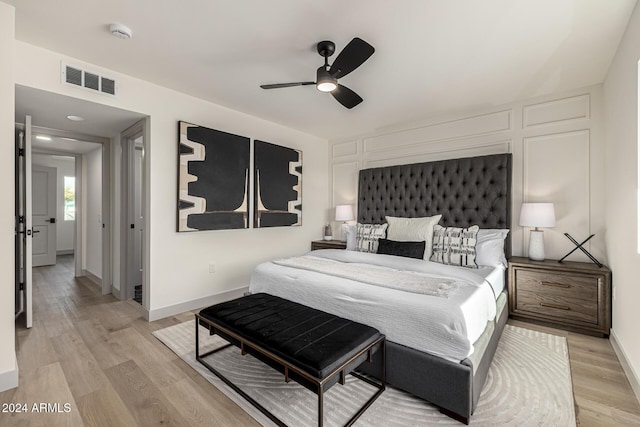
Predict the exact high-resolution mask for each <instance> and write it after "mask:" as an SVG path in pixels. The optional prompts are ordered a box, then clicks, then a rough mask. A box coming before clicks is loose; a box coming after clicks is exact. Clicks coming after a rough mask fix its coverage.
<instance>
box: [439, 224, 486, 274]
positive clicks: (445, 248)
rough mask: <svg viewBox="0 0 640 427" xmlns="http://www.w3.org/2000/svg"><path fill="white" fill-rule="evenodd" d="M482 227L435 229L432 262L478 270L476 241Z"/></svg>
mask: <svg viewBox="0 0 640 427" xmlns="http://www.w3.org/2000/svg"><path fill="white" fill-rule="evenodd" d="M479 229H480V227H478V226H477V225H473V226H471V227H469V228H459V227H441V226H439V225H436V226H435V227H434V229H433V255H431V261H433V262H438V263H440V264H446V265H459V266H461V267H470V268H478V265H477V264H476V240H477V238H478V230H479Z"/></svg>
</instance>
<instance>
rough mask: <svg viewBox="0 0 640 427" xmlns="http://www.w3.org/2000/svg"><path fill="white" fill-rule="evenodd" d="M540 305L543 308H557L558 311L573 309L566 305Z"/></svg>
mask: <svg viewBox="0 0 640 427" xmlns="http://www.w3.org/2000/svg"><path fill="white" fill-rule="evenodd" d="M540 305H541V306H542V307H551V308H557V309H558V310H571V307H567V306H566V305H558V304H549V303H546V302H541V303H540Z"/></svg>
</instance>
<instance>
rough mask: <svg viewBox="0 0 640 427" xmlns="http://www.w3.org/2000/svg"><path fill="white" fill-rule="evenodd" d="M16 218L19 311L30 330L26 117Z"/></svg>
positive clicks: (20, 140) (18, 154) (18, 159)
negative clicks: (22, 313)
mask: <svg viewBox="0 0 640 427" xmlns="http://www.w3.org/2000/svg"><path fill="white" fill-rule="evenodd" d="M16 216H17V218H16V249H17V253H16V261H17V262H16V292H19V293H20V301H19V303H20V308H19V312H24V315H25V320H26V325H27V328H30V327H31V326H32V325H33V315H32V309H33V303H32V301H31V297H32V295H33V290H32V283H31V279H32V271H31V262H32V259H31V253H32V243H33V237H32V236H33V234H32V233H33V229H32V221H31V116H26V118H25V122H24V129H23V130H22V131H20V133H19V135H18V141H17V147H16Z"/></svg>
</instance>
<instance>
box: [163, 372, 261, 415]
mask: <svg viewBox="0 0 640 427" xmlns="http://www.w3.org/2000/svg"><path fill="white" fill-rule="evenodd" d="M162 393H163V394H164V395H165V396H167V398H168V399H169V400H170V401H171V402H173V404H174V405H175V406H176V408H178V411H180V413H181V414H182V416H183V417H184V418H185V419H186V420H187V422H188V423H189V425H190V426H211V425H214V426H233V425H237V426H244V427H249V426H254V425H255V426H259V424H258V423H257V422H256V421H255V420H254V419H253V418H251V417H250V416H249V415H248V414H246V413H245V412H244V411H242V410H241V409H240V408H238V407H234V408H232V410H227V411H221V410H216V411H212V410H210V408H211V401H210V400H208V397H209V396H208V395H207V393H205V392H204V391H203V390H202V388H201V387H200V386H198V385H197V384H196V383H195V382H194V381H193V380H192V379H191V378H189V377H186V378H183V379H181V380H180V381H178V382H176V383H173V384H172V385H171V386H169V387H166V388H163V389H162ZM234 405H235V404H234ZM238 409H240V410H238Z"/></svg>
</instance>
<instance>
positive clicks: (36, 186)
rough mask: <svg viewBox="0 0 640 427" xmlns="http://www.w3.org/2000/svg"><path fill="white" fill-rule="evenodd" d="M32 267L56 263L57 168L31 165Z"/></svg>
mask: <svg viewBox="0 0 640 427" xmlns="http://www.w3.org/2000/svg"><path fill="white" fill-rule="evenodd" d="M31 177H32V178H31V186H32V187H31V191H32V193H31V195H32V209H33V210H32V220H33V267H40V266H43V265H54V264H55V263H56V200H57V199H56V196H57V194H56V190H57V185H56V183H57V181H56V180H57V169H56V168H51V167H47V166H40V165H33V166H32V167H31Z"/></svg>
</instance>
